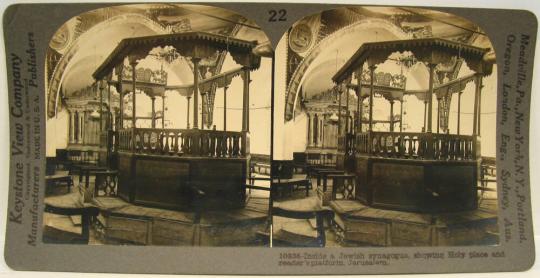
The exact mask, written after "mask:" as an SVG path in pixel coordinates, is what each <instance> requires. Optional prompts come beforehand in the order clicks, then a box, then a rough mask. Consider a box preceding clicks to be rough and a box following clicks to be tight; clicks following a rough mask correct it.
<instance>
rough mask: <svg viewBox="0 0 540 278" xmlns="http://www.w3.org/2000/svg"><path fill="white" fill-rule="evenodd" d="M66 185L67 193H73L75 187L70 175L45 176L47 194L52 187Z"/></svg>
mask: <svg viewBox="0 0 540 278" xmlns="http://www.w3.org/2000/svg"><path fill="white" fill-rule="evenodd" d="M62 183H63V184H65V185H66V188H67V193H69V192H71V187H72V186H73V179H72V177H71V176H70V175H69V174H67V173H66V174H63V173H59V174H54V175H47V176H45V184H46V190H45V191H46V193H50V192H51V190H52V187H56V185H57V184H62Z"/></svg>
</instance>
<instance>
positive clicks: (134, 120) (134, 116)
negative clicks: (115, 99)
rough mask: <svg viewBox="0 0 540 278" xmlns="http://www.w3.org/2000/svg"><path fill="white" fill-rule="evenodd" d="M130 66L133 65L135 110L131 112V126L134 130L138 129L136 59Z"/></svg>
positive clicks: (133, 104)
mask: <svg viewBox="0 0 540 278" xmlns="http://www.w3.org/2000/svg"><path fill="white" fill-rule="evenodd" d="M129 64H130V65H131V71H132V73H131V75H132V81H131V83H132V88H131V90H132V93H133V98H132V99H131V101H132V106H133V109H132V111H131V125H132V128H135V127H137V125H136V124H137V93H136V92H137V71H136V70H137V61H135V59H132V60H130V61H129Z"/></svg>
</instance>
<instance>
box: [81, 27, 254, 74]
mask: <svg viewBox="0 0 540 278" xmlns="http://www.w3.org/2000/svg"><path fill="white" fill-rule="evenodd" d="M166 46H172V47H174V48H175V49H176V51H177V52H178V53H179V54H180V55H182V56H184V57H192V58H198V59H205V58H209V57H212V56H214V55H215V54H216V52H217V51H228V52H229V53H230V54H231V56H232V57H233V59H234V60H235V61H236V62H237V63H238V64H240V65H242V66H245V67H248V68H250V69H256V68H258V67H259V65H260V59H261V57H260V56H258V55H256V54H254V53H253V49H254V48H255V47H256V46H257V42H256V41H244V40H240V39H236V38H231V37H226V36H222V35H217V34H212V33H206V32H185V33H177V34H165V35H155V36H145V37H135V38H126V39H123V40H122V41H121V42H120V43H119V44H118V45H117V46H116V48H115V49H114V50H113V52H111V54H110V55H109V56H108V57H107V58H106V59H105V61H104V62H103V63H102V64H101V65H100V66H99V67H98V68H97V69H96V71H95V72H94V73H93V74H92V76H93V77H94V79H96V80H99V79H103V78H105V77H107V76H108V75H110V74H111V72H112V71H113V69H114V68H115V67H116V66H118V65H123V62H124V59H125V58H126V57H128V58H129V59H130V60H131V61H137V60H140V59H143V58H145V57H146V56H147V55H148V54H149V53H150V51H151V50H152V49H154V48H155V47H166Z"/></svg>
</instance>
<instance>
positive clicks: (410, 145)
mask: <svg viewBox="0 0 540 278" xmlns="http://www.w3.org/2000/svg"><path fill="white" fill-rule="evenodd" d="M347 147H348V148H349V150H351V149H354V150H355V152H356V153H358V154H368V155H371V156H375V157H386V158H401V159H433V160H475V159H476V154H477V150H476V138H475V136H469V135H454V134H436V133H413V132H401V133H400V132H364V133H359V134H357V135H356V140H355V141H354V146H347ZM346 153H348V152H346Z"/></svg>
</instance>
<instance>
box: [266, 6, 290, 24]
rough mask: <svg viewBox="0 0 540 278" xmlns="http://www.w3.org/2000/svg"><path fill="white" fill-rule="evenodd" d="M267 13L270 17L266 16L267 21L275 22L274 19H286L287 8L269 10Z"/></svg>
mask: <svg viewBox="0 0 540 278" xmlns="http://www.w3.org/2000/svg"><path fill="white" fill-rule="evenodd" d="M268 14H269V15H270V18H268V21H269V22H276V21H287V10H285V9H281V10H277V11H276V10H269V11H268Z"/></svg>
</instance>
